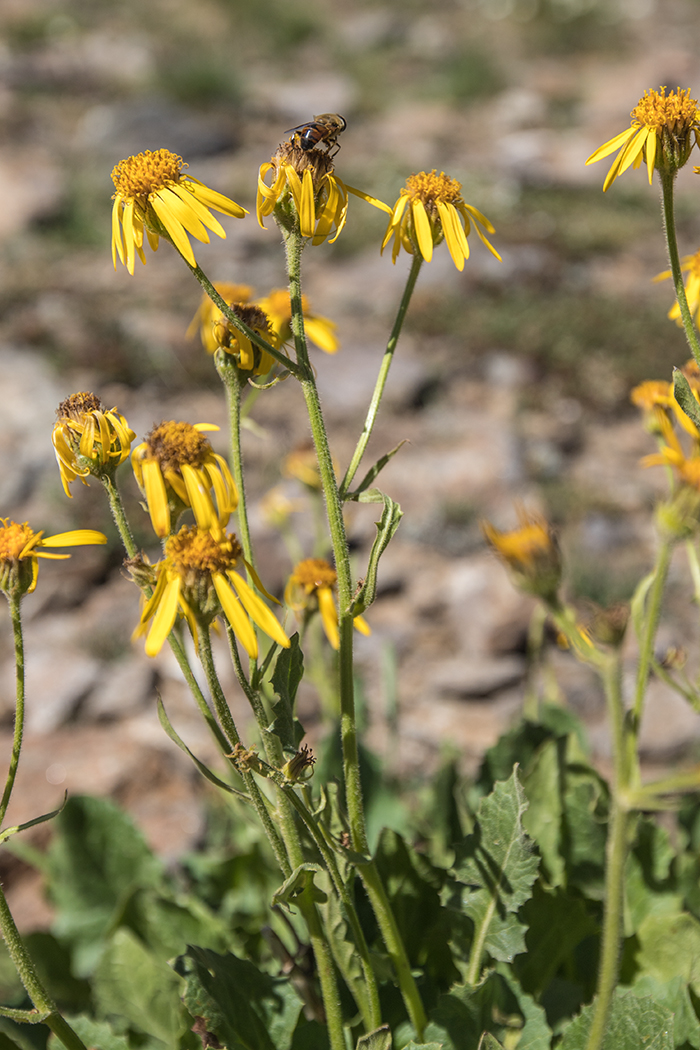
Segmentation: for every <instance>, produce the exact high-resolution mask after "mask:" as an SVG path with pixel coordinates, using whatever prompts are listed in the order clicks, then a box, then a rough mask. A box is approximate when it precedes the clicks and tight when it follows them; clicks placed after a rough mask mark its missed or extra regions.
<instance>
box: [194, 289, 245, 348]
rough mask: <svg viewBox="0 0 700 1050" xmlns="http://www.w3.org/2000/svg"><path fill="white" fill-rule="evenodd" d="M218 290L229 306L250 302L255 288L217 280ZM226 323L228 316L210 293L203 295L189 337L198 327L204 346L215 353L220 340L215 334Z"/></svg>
mask: <svg viewBox="0 0 700 1050" xmlns="http://www.w3.org/2000/svg"><path fill="white" fill-rule="evenodd" d="M214 287H215V288H216V290H217V292H218V293H219V295H220V296H221V298H222V299H223V300H224V302H226V303H228V305H229V306H232V305H233V304H234V303H238V304H239V305H245V304H247V303H249V302H250V300H251V297H252V295H253V289H252V288H251V286H250V285H249V284H234V283H233V282H232V281H217V283H216V284H215V285H214ZM222 323H223V324H226V318H225V317H224V315H223V314H222V312H221V310H220V309H219V307H218V306H217V305H216V303H214V302H212V300H211V299H210V298H209V296H208V295H206V294H205V295H203V296H202V301H201V302H200V304H199V307H198V308H197V313H196V314H195V315H194V317H193V318H192V320H191V322H190V326H189V328H188V329H187V335H188V338H192V336H193V335H194V334H195V332H196V331H197V329H199V337H200V339H201V340H202V346H203V347H204V349H205V350H206V352H207V353H208V354H212V355H213V354H215V353H216V351H217V350H218V349H219V346H220V344H219V342H218V340H217V338H216V336H215V334H214V332H215V329H216V327H217V325H220V324H222Z"/></svg>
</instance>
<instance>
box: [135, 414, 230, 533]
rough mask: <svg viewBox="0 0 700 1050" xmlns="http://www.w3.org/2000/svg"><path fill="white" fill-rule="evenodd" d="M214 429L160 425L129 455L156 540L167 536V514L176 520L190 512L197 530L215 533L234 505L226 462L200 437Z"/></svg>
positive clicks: (209, 426) (206, 425)
mask: <svg viewBox="0 0 700 1050" xmlns="http://www.w3.org/2000/svg"><path fill="white" fill-rule="evenodd" d="M218 429H219V428H218V427H217V426H214V425H213V424H210V423H194V424H192V423H176V422H174V421H171V422H169V423H160V424H159V425H158V426H157V427H154V428H153V430H152V431H151V432H150V434H149V435H148V436H147V437H146V440H145V441H143V442H142V443H141V444H140V445H137V446H136V448H135V449H134V451H133V452H132V453H131V464H132V466H133V468H134V474H135V475H136V480H137V482H138V484H139V487H140V489H141V491H142V492H143V493H144V495H145V497H146V503H147V504H148V513H149V514H150V516H151V522H152V524H153V528H154V530H155V533H156V535H157V536H160V538H161V539H162V538H163V537H165V536H167V535H168V534H169V533H170V532H171V523H172V519H173V516H174V517H175V518H176V519H177V517H179V514H180V513H181V512H182V511H183V510H184V509H185V507H191V508H192V511H193V512H194V517H195V521H196V522H197V524H198V525H199V527H200V528H201V529H211V530H212V531H213V532H215V533H220V532H221V531H222V530H223V529H224V528H225V526H226V525H227V524H228V520H229V517H230V516H231V514H233V512H234V511H235V509H236V507H237V506H238V490H237V488H236V483H235V481H234V480H233V476H232V474H231V471H230V470H229V468H228V464H227V462H226V460H225V459H223V458H222V457H221V456H219V455H217V453H216V452H214V450H213V448H212V447H211V445H210V444H209V441H208V440H207V439H206V438H205V437H204V436H203V433H202V432H203V431H207V430H218ZM212 490H213V493H214V497H213V499H212ZM215 503H216V506H215V505H214V504H215Z"/></svg>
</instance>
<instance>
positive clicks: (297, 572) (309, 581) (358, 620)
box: [284, 558, 372, 649]
mask: <svg viewBox="0 0 700 1050" xmlns="http://www.w3.org/2000/svg"><path fill="white" fill-rule="evenodd" d="M337 579H338V574H337V573H336V571H335V569H334V568H332V567H331V565H329V563H328V562H327V561H325V559H323V558H306V559H305V560H304V561H300V562H299V563H298V564H297V565H295V566H294V571H293V573H292V575H291V576H290V577H289V580H288V581H287V586H286V588H285V592H284V600H285V601H286V603H287V605H289V607H290V608H291V609H294V611H295V612H301V611H302V610H309V611H311V612H313V611H314V608H315V607H317V608H318V611H319V612H320V613H321V622H322V623H323V629H324V631H325V632H326V637H327V639H328V641H329V642H330V643H331V645H332V646H333V648H334V649H338V648H339V646H340V637H339V634H338V612H337V610H336V607H335V599H334V598H333V588H334V587H335V584H336V581H337ZM353 623H354V625H355V627H356V628H357V630H358V631H359V632H360V633H361V634H371V633H372V632H371V629H370V626H369V624H368V623H367V621H366V620H365V619H364V618H363V617H362V616H356V617H355V618H354V620H353Z"/></svg>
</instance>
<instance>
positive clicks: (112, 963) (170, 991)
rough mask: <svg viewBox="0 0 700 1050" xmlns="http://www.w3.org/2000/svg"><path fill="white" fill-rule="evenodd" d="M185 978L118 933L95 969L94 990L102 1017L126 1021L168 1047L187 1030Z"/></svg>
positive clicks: (127, 932)
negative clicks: (182, 1004)
mask: <svg viewBox="0 0 700 1050" xmlns="http://www.w3.org/2000/svg"><path fill="white" fill-rule="evenodd" d="M182 990H183V989H182V979H181V978H180V977H179V976H178V975H177V974H176V973H175V972H174V970H172V969H171V968H170V967H169V966H168V965H167V963H165V962H163V960H162V959H159V958H158V957H157V956H156V955H155V954H154V953H153V952H150V951H148V949H147V948H146V947H144V945H143V944H142V943H141V941H140V940H138V938H137V937H135V936H134V934H133V933H132V932H131V930H125V929H121V930H117V932H116V933H115V934H114V937H113V938H112V939H111V941H110V943H109V945H108V946H107V948H106V950H105V952H104V954H103V955H102V958H101V959H100V961H99V964H98V966H97V968H96V970H95V976H94V980H93V991H94V996H95V1002H96V1004H97V1007H98V1010H99V1013H100V1014H101V1015H102V1017H103V1018H109V1017H115V1018H124V1017H125V1018H127V1020H128V1021H129V1022H130V1023H131V1024H132V1025H135V1026H136V1028H138V1029H140V1030H141V1031H142V1032H146V1034H147V1035H151V1036H155V1038H156V1039H160V1040H161V1041H162V1042H163V1043H165V1045H166V1046H167V1047H172V1046H175V1045H176V1044H177V1040H178V1039H179V1037H180V1036H181V1035H182V1033H183V1032H184V1031H186V1030H187V1025H186V1023H185V1020H184V1017H183V1014H182V1011H181V1007H180V996H181V995H182Z"/></svg>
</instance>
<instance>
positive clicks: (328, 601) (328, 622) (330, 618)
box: [316, 587, 340, 649]
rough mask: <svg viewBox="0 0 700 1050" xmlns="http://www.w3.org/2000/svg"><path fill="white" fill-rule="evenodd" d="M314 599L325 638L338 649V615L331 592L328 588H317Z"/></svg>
mask: <svg viewBox="0 0 700 1050" xmlns="http://www.w3.org/2000/svg"><path fill="white" fill-rule="evenodd" d="M316 597H317V598H318V608H319V612H320V613H321V620H322V622H323V629H324V631H325V632H326V638H327V639H328V641H329V642H330V643H331V645H332V646H333V648H334V649H339V648H340V635H339V634H338V613H337V612H336V608H335V602H334V601H333V592H332V591H331V589H330V587H319V588H318V590H317V591H316Z"/></svg>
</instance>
